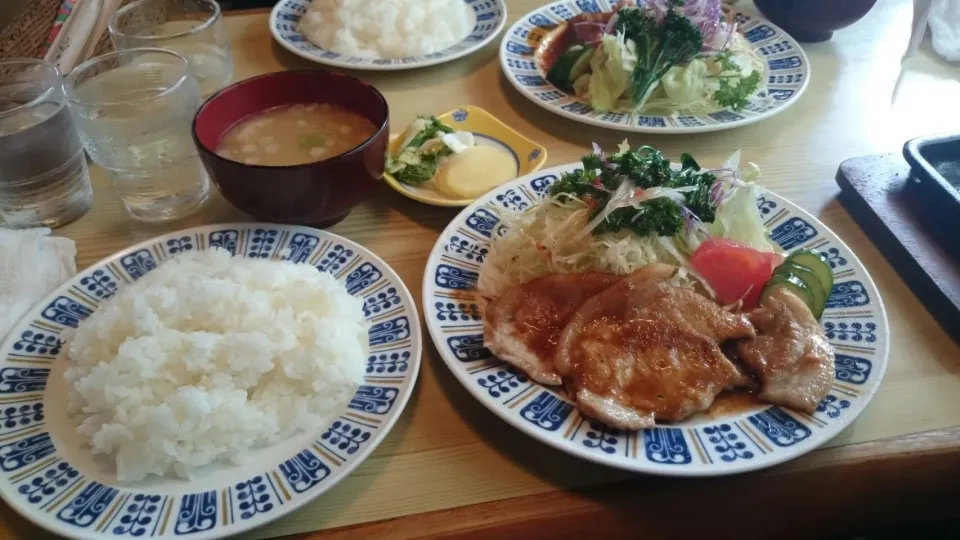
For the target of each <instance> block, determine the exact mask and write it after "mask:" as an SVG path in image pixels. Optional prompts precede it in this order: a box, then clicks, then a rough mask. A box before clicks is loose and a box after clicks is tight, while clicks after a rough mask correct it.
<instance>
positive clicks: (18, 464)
mask: <svg viewBox="0 0 960 540" xmlns="http://www.w3.org/2000/svg"><path fill="white" fill-rule="evenodd" d="M211 246H219V247H222V248H224V249H228V250H230V251H231V252H233V253H234V254H239V255H243V256H244V257H249V258H261V259H268V258H269V259H292V260H295V261H299V262H305V263H308V264H311V265H313V266H315V267H316V268H317V270H318V271H320V272H329V273H331V274H333V275H334V276H336V277H337V279H338V280H339V281H340V282H341V283H343V285H344V286H345V287H346V289H347V291H349V292H350V294H353V295H355V296H360V297H362V298H363V299H364V313H365V314H366V318H367V320H368V321H369V322H370V324H371V327H370V352H369V356H368V358H367V370H366V376H365V379H364V382H363V384H362V385H361V386H360V388H359V390H357V393H356V394H355V395H354V397H353V399H352V400H351V401H350V403H349V404H348V405H347V406H346V407H344V408H343V410H342V411H340V413H339V415H338V416H337V417H336V419H335V420H333V421H332V423H331V424H330V425H328V426H327V427H325V428H324V429H323V430H322V431H320V432H318V433H312V434H302V435H299V436H294V437H293V438H291V439H289V440H287V441H285V442H281V443H278V444H275V445H273V446H270V447H267V448H263V449H260V450H256V451H254V452H253V453H252V455H251V456H250V458H249V459H248V460H247V461H246V463H245V464H243V465H238V466H235V467H222V468H218V469H217V470H214V471H213V472H211V473H210V474H209V475H207V476H204V477H202V478H200V479H197V480H194V481H186V480H180V479H176V478H166V477H164V478H157V477H154V478H152V479H147V480H144V481H142V482H138V483H135V484H121V483H118V482H117V480H116V476H115V474H114V472H113V471H112V470H110V468H109V467H104V466H103V464H102V462H100V461H94V458H93V457H92V456H91V454H90V451H89V449H87V448H84V446H83V444H82V443H81V442H79V441H78V438H77V435H76V434H75V428H74V427H73V424H72V423H71V422H70V421H69V419H68V418H67V412H66V407H67V404H66V391H67V385H66V383H65V382H64V381H63V377H62V375H63V371H64V369H65V364H66V362H67V360H66V359H64V358H62V356H63V355H61V354H60V353H61V351H62V350H63V346H64V343H63V341H61V340H60V339H59V335H60V333H61V331H63V330H64V328H66V327H76V326H77V323H78V322H80V320H82V319H84V318H85V317H87V316H89V315H90V314H91V313H92V312H93V311H94V310H96V309H97V305H98V304H99V303H100V302H101V301H103V300H104V299H106V298H109V297H110V296H112V295H113V294H114V292H115V291H116V290H117V288H118V287H123V286H124V285H125V284H127V283H131V282H133V281H136V280H137V279H139V278H140V277H142V276H143V275H144V274H146V273H148V272H150V271H152V270H154V269H155V268H156V267H157V265H158V264H159V263H161V262H162V261H163V260H164V259H167V258H169V257H170V256H172V255H174V254H176V253H179V252H181V251H187V250H197V249H208V248H210V247H211ZM420 350H421V334H420V322H419V317H418V315H417V308H416V306H415V305H414V302H413V298H412V297H411V296H410V292H409V291H408V290H407V288H406V287H405V286H404V284H403V282H402V281H401V280H400V278H399V277H398V276H397V275H396V273H394V271H393V270H392V269H390V267H389V266H387V264H386V263H384V262H383V261H382V260H381V259H380V258H378V257H377V256H376V255H374V254H373V253H371V252H369V251H367V250H366V249H364V248H363V247H361V246H359V245H357V244H355V243H354V242H351V241H349V240H346V239H344V238H341V237H339V236H336V235H334V234H331V233H328V232H324V231H319V230H316V229H311V228H308V227H294V226H283V225H267V224H231V225H213V226H205V227H198V228H194V229H187V230H184V231H180V232H176V233H172V234H167V235H164V236H160V237H158V238H154V239H153V240H148V241H146V242H143V243H141V244H138V245H136V246H133V247H131V248H129V249H126V250H124V251H121V252H120V253H117V254H115V255H113V256H111V257H108V258H106V259H104V260H102V261H100V262H98V263H96V264H94V265H92V266H90V267H89V268H87V269H86V270H84V271H83V272H81V273H80V274H78V275H77V276H76V277H75V278H74V279H72V280H71V281H70V282H68V283H67V284H66V285H64V286H63V287H60V289H58V290H57V291H56V292H54V293H53V294H52V295H50V296H49V297H48V298H46V299H45V300H44V301H42V302H41V303H40V304H39V305H37V306H36V307H35V308H34V309H33V310H31V311H30V312H29V313H28V314H27V315H26V316H25V317H24V319H23V320H21V321H20V323H18V325H17V326H16V327H14V329H13V330H12V331H11V333H10V335H9V337H8V338H7V340H6V342H5V343H3V345H2V347H0V495H2V497H3V499H4V500H5V501H6V502H7V503H8V504H9V505H10V506H11V507H13V508H14V509H15V510H16V511H17V512H19V513H20V514H22V515H24V516H25V517H27V518H28V519H29V520H31V521H33V522H34V523H36V524H38V525H40V526H42V527H44V528H46V529H49V530H51V531H53V532H56V533H58V534H60V535H63V536H66V537H69V538H80V539H84V540H88V539H89V540H96V539H111V540H115V539H117V538H131V537H138V538H192V539H197V540H201V539H211V538H221V537H225V536H228V535H233V534H236V533H239V532H241V531H245V530H248V529H252V528H254V527H257V526H260V525H263V524H264V523H266V522H268V521H271V520H273V519H276V518H279V517H281V516H283V515H286V514H288V513H290V512H292V511H293V510H295V509H297V508H299V507H301V506H303V505H304V504H306V503H307V502H309V501H310V500H312V499H313V498H314V497H316V496H317V495H320V494H321V493H324V492H325V491H327V490H328V489H330V488H331V487H333V486H334V485H335V484H336V483H337V482H339V481H340V480H342V479H343V478H344V477H346V476H347V475H348V474H350V472H351V471H352V470H353V469H354V468H356V467H357V465H359V464H360V463H361V462H362V461H363V460H364V459H366V457H367V456H369V455H370V453H371V452H373V450H374V448H376V447H377V445H378V444H379V443H380V441H381V440H383V438H384V437H385V436H386V434H387V433H388V432H389V431H390V428H391V427H393V425H394V423H395V422H396V421H397V419H398V418H399V417H400V414H401V412H402V411H403V408H404V406H405V405H406V403H407V400H408V398H409V397H410V394H411V393H412V391H413V387H414V383H415V382H416V379H417V372H418V371H419V368H420Z"/></svg>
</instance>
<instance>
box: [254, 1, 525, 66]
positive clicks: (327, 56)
mask: <svg viewBox="0 0 960 540" xmlns="http://www.w3.org/2000/svg"><path fill="white" fill-rule="evenodd" d="M463 1H464V2H465V3H466V4H467V5H468V6H470V9H472V10H473V13H474V15H476V23H475V24H474V27H473V31H472V32H470V34H469V35H468V36H467V37H465V38H464V39H463V41H461V42H459V43H456V44H454V45H451V46H450V47H448V48H446V49H444V50H442V51H438V52H435V53H430V54H426V55H423V56H407V57H403V58H384V59H381V58H359V57H356V56H347V55H343V54H340V53H338V52H336V51H331V50H327V49H323V48H321V47H317V46H316V45H314V44H313V43H310V41H309V40H308V39H307V38H306V36H304V35H303V34H302V33H300V30H298V29H297V26H299V23H300V17H301V16H303V14H304V13H306V11H307V7H308V6H309V5H310V0H281V1H280V2H278V3H277V5H275V6H274V7H273V11H271V12H270V33H272V34H273V38H274V39H276V40H277V43H279V44H280V45H281V46H282V47H283V48H284V49H287V50H288V51H290V52H292V53H293V54H295V55H297V56H300V57H302V58H306V59H307V60H310V61H313V62H317V63H318V64H326V65H328V66H335V67H340V68H347V69H363V70H377V71H395V70H401V69H414V68H420V67H426V66H432V65H435V64H442V63H444V62H449V61H451V60H456V59H457V58H461V57H464V56H466V55H468V54H470V53H473V52H474V51H477V50H479V49H480V48H482V47H483V46H484V45H486V44H488V43H490V42H491V41H493V39H494V38H495V37H497V35H498V34H499V33H500V31H501V30H503V27H504V26H505V25H506V23H507V6H506V4H505V3H504V1H503V0H463Z"/></svg>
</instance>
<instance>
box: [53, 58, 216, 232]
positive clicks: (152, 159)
mask: <svg viewBox="0 0 960 540" xmlns="http://www.w3.org/2000/svg"><path fill="white" fill-rule="evenodd" d="M63 86H64V90H65V93H66V96H67V101H68V103H69V106H70V112H71V113H72V115H73V119H74V121H75V122H76V124H77V129H78V131H79V133H80V139H81V140H82V141H83V145H84V146H85V147H86V149H87V153H89V154H90V159H92V160H93V161H94V162H95V163H96V164H97V165H100V166H101V167H103V168H104V169H106V171H107V174H108V175H109V177H110V180H111V183H112V184H113V188H114V190H116V192H117V195H119V196H120V199H121V200H122V201H123V204H124V205H125V206H126V207H127V210H129V211H130V214H131V215H132V216H133V217H135V218H137V219H140V220H143V221H166V220H170V219H177V218H180V217H183V216H185V215H187V214H189V213H191V212H193V211H194V210H196V209H197V208H199V207H200V206H201V205H202V204H203V203H204V202H206V200H207V198H208V196H209V192H210V179H209V178H208V177H207V172H206V169H204V167H203V164H202V163H201V162H200V158H199V156H198V155H197V147H196V146H195V145H194V143H193V139H192V136H191V133H190V129H191V123H192V121H193V115H194V114H195V113H196V111H197V109H198V108H199V107H200V90H199V89H198V87H197V81H196V80H195V79H194V78H193V76H192V75H191V74H190V68H189V64H188V62H187V59H186V58H184V57H183V56H180V55H179V54H177V53H175V52H173V51H168V50H165V49H131V50H126V51H118V52H114V53H110V54H106V55H104V56H100V57H97V58H94V59H92V60H88V61H87V62H85V63H83V64H81V65H79V66H77V68H76V69H74V70H73V72H72V73H70V75H69V76H68V77H67V79H66V82H64V85H63Z"/></svg>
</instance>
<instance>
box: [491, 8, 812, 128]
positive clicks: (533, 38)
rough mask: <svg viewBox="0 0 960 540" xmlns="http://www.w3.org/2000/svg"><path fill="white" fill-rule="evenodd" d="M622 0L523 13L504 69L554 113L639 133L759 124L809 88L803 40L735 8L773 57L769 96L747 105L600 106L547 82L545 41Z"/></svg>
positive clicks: (503, 52) (764, 53)
mask: <svg viewBox="0 0 960 540" xmlns="http://www.w3.org/2000/svg"><path fill="white" fill-rule="evenodd" d="M616 3H617V2H616V0H577V1H576V2H570V1H568V0H560V1H559V2H553V3H551V4H547V5H545V6H543V7H540V8H538V9H535V10H534V11H531V12H530V13H528V14H526V15H524V16H522V17H520V19H519V20H517V22H516V23H514V25H513V26H511V27H510V29H508V30H507V33H506V34H505V35H504V37H503V41H502V42H501V43H500V69H501V70H503V74H504V75H505V76H506V77H507V80H509V81H510V84H512V85H513V87H514V88H516V89H517V91H518V92H520V93H521V94H523V96H524V97H525V98H527V99H529V100H530V101H532V102H534V103H536V104H537V105H539V106H541V107H543V108H544V109H547V110H548V111H550V112H552V113H554V114H559V115H560V116H564V117H566V118H570V119H572V120H576V121H577V122H582V123H584V124H590V125H594V126H600V127H605V128H607V129H616V130H620V131H632V132H636V133H664V134H668V133H703V132H707V131H720V130H723V129H731V128H735V127H740V126H745V125H747V124H753V123H754V122H759V121H761V120H764V119H767V118H770V117H771V116H774V115H775V114H778V113H781V112H783V111H785V110H786V109H787V108H788V107H789V106H791V105H793V104H794V103H796V102H797V100H799V99H800V96H801V95H802V94H803V92H804V91H805V90H806V89H807V83H808V82H809V81H810V61H809V60H807V55H806V54H805V53H804V52H803V49H802V48H801V47H800V44H799V43H797V41H796V40H795V39H793V38H792V37H790V35H789V34H787V33H786V32H784V31H783V30H781V29H780V28H778V27H777V26H776V25H774V24H773V23H771V22H770V21H768V20H766V19H764V18H763V17H761V16H759V15H757V14H755V13H750V12H747V11H739V10H736V9H734V10H733V13H732V15H733V18H734V19H735V20H736V21H737V25H738V28H739V31H740V32H741V33H742V34H743V35H744V36H745V37H746V38H747V41H749V42H750V44H751V46H752V47H753V49H754V51H756V52H757V53H758V55H759V56H760V57H762V58H764V59H766V61H767V68H766V72H767V73H766V75H767V79H766V85H767V88H766V90H765V92H766V95H765V96H764V98H765V99H761V100H758V101H757V102H756V103H753V102H751V103H750V104H749V105H747V107H746V108H744V109H743V110H741V111H731V110H726V109H720V110H718V111H716V112H712V113H709V114H697V115H682V114H676V115H659V114H654V113H653V111H651V112H650V113H647V112H641V113H630V112H623V111H607V112H598V111H595V110H593V107H591V106H590V104H589V103H588V102H587V101H585V100H583V99H582V98H579V97H577V96H574V95H572V94H567V93H565V92H562V91H560V90H558V89H557V88H556V87H555V86H553V85H552V84H550V83H549V82H547V80H546V76H547V69H546V67H545V66H544V65H543V61H542V60H541V58H540V56H541V52H542V51H541V47H540V44H541V42H543V40H544V38H546V37H547V36H549V35H551V34H552V33H553V32H555V31H556V29H557V28H558V27H559V25H561V24H564V23H565V22H566V21H568V20H570V19H572V18H573V17H574V16H576V15H579V14H581V13H591V12H601V11H604V12H606V11H611V10H612V9H613V6H614V5H615V4H616ZM767 98H769V99H767Z"/></svg>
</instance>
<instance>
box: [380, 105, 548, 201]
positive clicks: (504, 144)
mask: <svg viewBox="0 0 960 540" xmlns="http://www.w3.org/2000/svg"><path fill="white" fill-rule="evenodd" d="M437 118H438V119H439V120H440V121H441V122H443V123H444V124H446V125H448V126H451V127H452V128H453V129H455V130H457V131H469V132H471V133H473V135H474V136H475V138H476V139H477V144H488V145H493V146H499V147H501V148H503V149H505V150H507V151H508V152H510V153H512V154H513V157H514V158H515V159H516V162H517V176H516V177H520V176H524V175H527V174H530V173H532V172H535V171H537V170H539V169H540V167H543V164H544V163H546V162H547V149H546V148H544V147H543V146H540V145H539V144H537V143H535V142H533V141H531V140H530V139H528V138H526V137H524V136H523V135H521V134H519V133H517V132H516V131H514V130H513V129H511V128H510V127H508V126H507V125H506V124H504V123H503V122H501V121H500V120H498V119H497V118H496V117H494V116H493V115H492V114H490V113H488V112H487V111H485V110H483V109H481V108H479V107H472V106H470V105H467V106H466V107H461V108H459V109H456V110H453V111H450V112H448V113H445V114H442V115H440V116H438V117H437ZM402 142H403V140H402V138H401V137H400V136H394V137H391V139H390V155H391V156H392V155H394V154H396V153H397V151H398V150H399V148H398V147H399V146H400V144H401V143H402ZM383 179H384V180H386V181H387V183H388V184H390V187H392V188H393V189H395V190H397V191H399V192H400V193H402V194H404V195H406V196H407V197H410V198H411V199H414V200H417V201H420V202H423V203H427V204H432V205H434V206H467V205H468V204H470V203H472V202H473V201H474V200H475V199H453V198H450V197H448V196H446V195H444V194H443V193H440V192H438V191H436V190H435V189H434V187H433V181H432V180H431V181H429V182H427V183H425V184H423V185H420V186H409V185H407V184H403V183H401V182H398V181H397V179H396V178H394V177H393V176H392V175H391V174H390V173H384V174H383ZM509 181H510V180H507V182H509Z"/></svg>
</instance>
